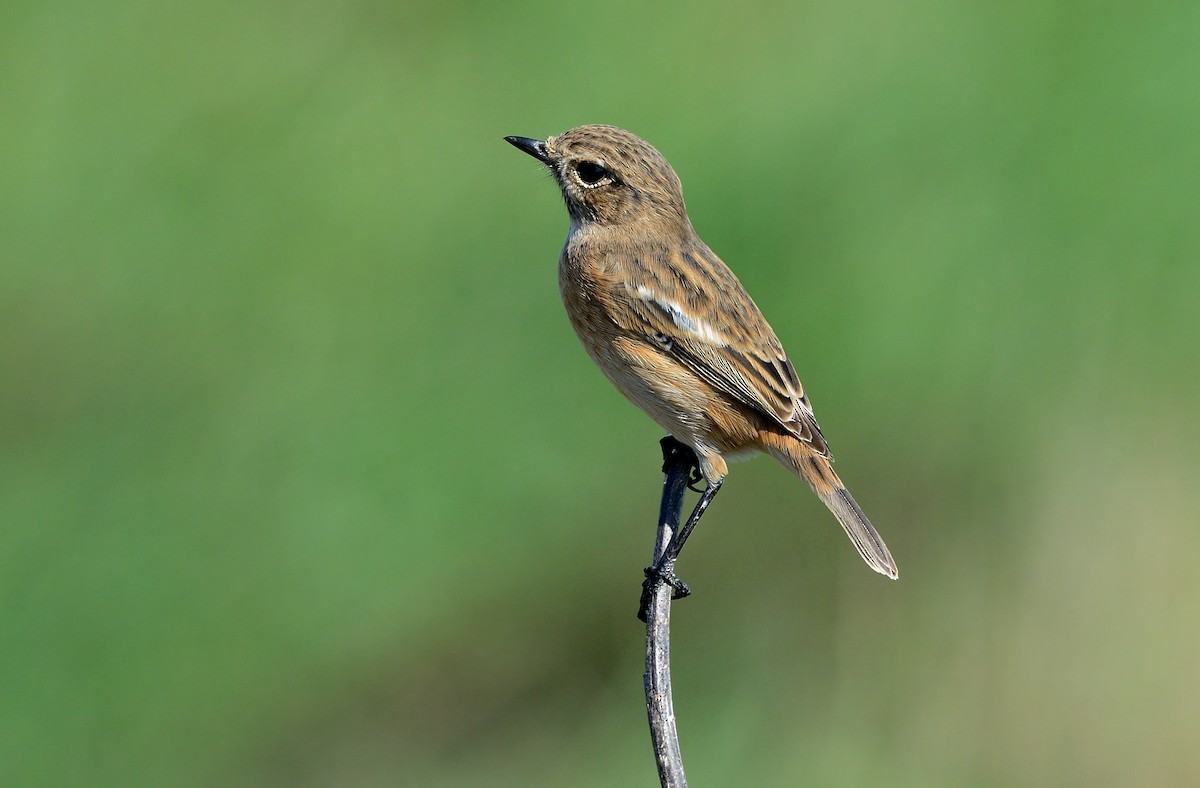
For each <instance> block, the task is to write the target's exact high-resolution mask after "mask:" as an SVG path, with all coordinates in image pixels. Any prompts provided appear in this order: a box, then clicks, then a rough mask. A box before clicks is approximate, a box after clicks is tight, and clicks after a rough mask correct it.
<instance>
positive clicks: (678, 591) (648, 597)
mask: <svg viewBox="0 0 1200 788" xmlns="http://www.w3.org/2000/svg"><path fill="white" fill-rule="evenodd" d="M644 571H645V572H646V579H645V580H644V581H643V582H642V601H641V605H640V606H639V607H638V618H639V619H640V620H642V621H645V620H646V611H647V610H649V609H650V604H651V602H652V601H653V600H654V595H655V594H656V593H657V592H658V589H659V586H662V585H668V586H670V587H671V599H683V598H684V597H686V596H689V595H691V593H692V589H691V587H690V586H688V584H687V583H685V582H683V580H682V579H681V578H680V577H679V575H677V574H675V562H674V561H671V562H664V563H663V564H661V565H660V564H657V563H656V564H654V565H652V566H648V567H646V569H645V570H644Z"/></svg>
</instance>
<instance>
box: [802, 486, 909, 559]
mask: <svg viewBox="0 0 1200 788" xmlns="http://www.w3.org/2000/svg"><path fill="white" fill-rule="evenodd" d="M813 489H814V490H816V493H817V496H818V497H819V498H820V499H821V500H822V501H824V503H825V505H826V506H828V507H829V511H831V512H833V515H834V517H836V518H837V519H838V522H839V523H841V524H842V528H844V529H845V530H846V536H849V537H850V541H851V542H854V546H855V547H856V548H858V554H859V555H861V556H862V557H863V560H864V561H866V562H867V566H869V567H871V568H872V569H874V570H875V571H876V572H878V573H879V574H881V575H887V576H888V577H890V578H892V579H893V580H895V579H896V578H897V577H899V576H900V574H899V572H897V571H896V562H895V561H893V560H892V554H891V553H890V552H888V549H887V545H886V544H884V543H883V537H882V536H880V535H879V532H878V531H876V530H875V528H874V526H872V525H871V521H870V520H868V519H867V516H866V515H865V514H863V510H862V509H861V508H859V506H858V502H857V501H855V500H854V498H853V497H851V495H850V491H849V490H847V489H846V488H845V487H841V486H838V487H834V488H832V489H830V490H829V491H828V492H821V491H820V490H817V488H816V485H813Z"/></svg>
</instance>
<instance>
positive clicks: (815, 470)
mask: <svg viewBox="0 0 1200 788" xmlns="http://www.w3.org/2000/svg"><path fill="white" fill-rule="evenodd" d="M763 438H764V440H763V446H764V448H766V449H767V451H769V452H770V453H771V454H772V455H774V456H775V458H776V459H778V460H779V461H780V462H781V463H783V464H784V465H786V466H787V467H789V468H791V469H792V470H793V471H795V472H796V474H797V475H799V476H800V477H801V478H802V479H804V481H806V482H808V486H809V487H812V489H813V492H815V493H816V494H817V497H818V498H820V499H821V500H822V501H823V502H824V504H825V505H826V506H827V507H829V511H831V512H833V516H834V517H836V518H837V519H838V522H839V523H841V524H842V528H844V529H845V531H846V536H849V537H850V541H851V542H854V546H855V547H856V548H857V549H858V554H859V555H861V556H862V557H863V560H864V561H866V562H867V566H869V567H871V568H872V569H874V570H875V571H876V572H878V573H879V574H881V575H887V576H888V577H890V578H892V579H893V580H895V579H896V578H897V577H899V573H898V572H897V571H896V562H895V561H894V560H892V554H891V553H890V552H889V551H888V549H887V545H886V544H884V543H883V537H882V536H880V535H879V532H878V531H876V530H875V528H874V527H873V526H872V525H871V521H870V520H868V519H867V516H866V515H865V514H863V510H862V509H861V508H859V505H858V503H857V502H856V501H855V500H854V498H853V497H852V496H851V495H850V491H849V490H847V489H846V486H845V485H844V484H842V480H841V479H839V478H838V475H837V474H836V473H835V472H834V470H833V467H832V466H831V465H830V464H829V460H828V459H827V458H825V457H823V456H821V455H820V454H815V453H814V452H813V451H812V450H811V449H810V448H808V447H807V446H805V445H804V444H802V443H801V442H800V441H799V440H797V439H795V438H792V437H790V436H783V435H778V434H771V433H768V434H766V435H764V436H763Z"/></svg>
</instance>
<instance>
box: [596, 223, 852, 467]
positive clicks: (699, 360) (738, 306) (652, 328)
mask: <svg viewBox="0 0 1200 788" xmlns="http://www.w3.org/2000/svg"><path fill="white" fill-rule="evenodd" d="M664 264H665V265H666V267H667V269H668V271H667V272H665V273H664V272H663V271H662V269H663V267H664ZM631 273H633V274H634V276H632V277H631V279H629V280H626V283H625V287H626V288H627V293H626V294H625V296H626V297H625V298H624V299H622V301H623V302H624V303H625V304H626V305H627V306H628V309H627V310H622V312H624V314H623V315H622V316H621V317H620V318H618V323H627V325H623V326H622V327H623V328H625V329H627V330H631V331H636V332H640V333H643V334H644V335H645V336H646V337H647V338H648V339H649V340H650V341H651V342H652V343H654V344H655V345H657V346H658V347H659V348H660V349H661V350H663V351H664V352H666V353H668V354H670V355H671V356H672V357H674V358H675V359H676V360H678V361H679V362H680V363H681V364H683V365H684V366H686V367H687V368H688V369H690V370H691V371H692V372H694V373H695V374H696V375H697V376H699V377H700V378H702V379H703V380H704V381H705V382H707V383H708V384H709V385H711V386H713V387H714V388H716V389H717V390H719V391H721V392H723V393H725V394H727V395H729V396H730V397H732V398H733V399H734V400H736V401H737V402H739V403H741V404H743V405H745V406H748V407H750V408H753V409H755V410H757V411H759V412H761V413H762V414H763V415H764V416H766V417H768V418H770V419H772V420H774V421H775V422H777V423H778V424H779V425H780V426H782V427H784V428H785V429H787V430H788V431H789V432H791V433H792V434H794V435H795V436H796V437H798V438H800V439H801V440H803V441H805V442H806V443H808V444H810V445H811V446H812V448H813V450H814V451H815V452H816V453H818V454H820V455H822V456H824V457H829V458H830V459H832V457H830V453H829V447H828V446H827V445H826V443H825V437H824V436H823V435H822V434H821V428H820V427H819V426H818V425H817V420H816V417H815V416H813V411H812V406H811V405H810V404H809V402H808V397H807V396H805V394H804V386H803V385H802V384H801V383H800V379H799V377H797V375H796V370H795V368H794V367H793V366H792V362H791V361H789V360H788V357H787V354H786V353H785V352H784V350H783V346H782V345H781V344H780V342H779V339H778V338H777V337H776V336H775V332H774V331H772V330H771V326H770V325H769V324H768V323H767V320H766V318H765V317H763V314H762V312H761V311H759V308H758V306H757V305H756V304H755V303H754V301H753V299H751V298H750V295H749V294H748V293H747V292H746V290H745V288H744V287H742V284H741V283H740V282H739V281H738V280H737V277H735V276H734V275H733V272H732V271H730V270H729V268H728V267H726V265H725V264H724V263H723V262H721V260H720V258H718V257H717V256H716V255H715V254H714V253H713V252H712V251H711V250H709V249H708V247H706V246H703V245H700V246H698V247H696V248H693V249H690V250H687V251H683V252H675V253H673V254H670V255H665V256H658V258H657V259H656V260H655V266H654V267H653V268H642V269H641V270H640V271H634V272H631Z"/></svg>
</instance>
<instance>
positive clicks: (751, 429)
mask: <svg viewBox="0 0 1200 788" xmlns="http://www.w3.org/2000/svg"><path fill="white" fill-rule="evenodd" d="M580 338H581V339H582V340H583V344H584V347H585V348H586V349H587V352H588V355H590V356H591V357H592V360H593V361H595V363H596V366H598V367H600V369H601V371H602V372H604V375H605V377H607V378H608V379H609V380H611V381H612V383H613V385H614V386H616V387H617V390H618V391H620V392H621V393H622V394H624V395H625V397H626V399H628V400H629V401H630V402H632V403H633V404H634V405H637V406H638V407H639V408H641V409H642V410H643V411H644V412H645V413H646V415H648V416H649V417H650V418H652V419H653V420H654V421H655V422H657V423H658V424H659V425H660V426H661V427H662V428H663V429H665V430H667V431H668V432H669V433H671V434H672V435H674V436H675V437H676V438H677V439H679V440H680V441H682V442H684V443H686V444H688V445H689V446H691V447H692V448H694V449H696V450H697V451H699V452H701V453H703V452H704V451H708V450H711V451H716V452H718V453H720V454H727V453H728V454H732V455H734V456H738V455H742V456H748V455H749V454H752V453H753V452H754V451H755V450H756V446H755V445H754V443H755V438H756V436H757V434H758V425H757V424H756V423H755V422H756V421H757V420H756V419H754V418H752V417H751V416H750V415H749V414H747V413H746V412H745V411H744V409H742V408H739V407H737V406H736V405H734V404H733V403H732V402H731V401H730V400H729V398H728V397H726V396H725V395H723V394H722V393H720V392H719V391H717V390H716V389H714V388H713V387H712V386H711V385H709V384H708V383H707V382H706V381H704V380H702V379H701V378H700V377H698V376H697V375H696V374H695V373H693V372H692V371H691V370H689V369H688V368H687V367H685V366H683V365H682V364H680V363H679V362H678V361H676V360H675V359H674V358H672V357H670V356H668V355H667V354H665V353H663V352H662V351H661V350H659V349H658V348H657V347H655V346H653V345H651V344H650V343H649V342H646V341H645V340H642V339H640V338H634V337H628V336H619V335H617V336H613V335H610V336H607V337H599V336H597V335H596V334H595V333H589V334H587V335H586V336H585V334H584V333H583V332H580Z"/></svg>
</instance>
